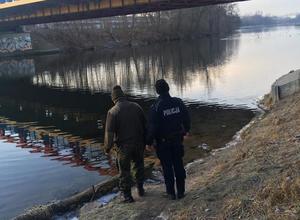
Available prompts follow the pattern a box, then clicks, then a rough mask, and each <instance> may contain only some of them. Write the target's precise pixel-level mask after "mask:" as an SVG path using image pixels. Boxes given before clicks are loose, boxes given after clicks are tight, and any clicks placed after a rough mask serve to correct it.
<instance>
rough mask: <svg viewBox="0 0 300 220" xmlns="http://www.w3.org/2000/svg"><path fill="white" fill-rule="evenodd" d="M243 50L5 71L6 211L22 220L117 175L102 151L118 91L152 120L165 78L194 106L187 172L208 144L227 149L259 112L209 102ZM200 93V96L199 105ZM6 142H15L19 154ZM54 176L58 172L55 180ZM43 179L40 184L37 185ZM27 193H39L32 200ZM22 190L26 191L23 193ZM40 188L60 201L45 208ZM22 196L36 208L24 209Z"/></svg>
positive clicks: (179, 48) (217, 43) (87, 57)
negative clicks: (26, 212)
mask: <svg viewBox="0 0 300 220" xmlns="http://www.w3.org/2000/svg"><path fill="white" fill-rule="evenodd" d="M238 46H239V40H238V39H232V40H227V41H226V40H218V39H204V40H203V41H194V42H185V43H178V42H176V43H175V42H174V43H167V44H162V45H155V46H151V47H144V48H139V49H134V50H126V49H122V50H118V51H114V52H105V53H104V52H97V53H86V54H77V55H76V54H75V55H72V56H64V55H51V56H43V57H37V58H28V59H25V60H10V61H9V60H2V61H0V66H1V70H2V71H0V116H1V117H2V118H0V122H2V123H1V124H0V128H1V129H0V139H2V140H0V152H4V153H3V158H5V159H3V158H2V161H1V160H0V173H1V175H0V189H5V190H0V197H1V198H6V199H5V201H4V200H3V201H0V211H3V213H5V214H6V216H12V214H11V213H14V214H16V213H20V212H21V211H22V210H23V209H24V208H26V207H30V206H32V205H33V204H36V203H38V202H39V203H46V202H49V201H50V200H53V199H59V198H62V197H66V196H69V195H71V194H72V193H74V191H75V190H76V191H77V190H80V189H82V188H86V187H88V186H90V185H91V184H94V183H95V182H96V181H100V180H99V179H101V181H102V180H103V177H104V176H106V175H114V174H115V172H116V171H115V169H113V167H114V161H113V159H110V158H107V157H105V156H104V155H103V153H102V152H101V149H100V145H101V143H102V142H103V135H104V134H103V133H104V131H103V127H104V126H103V125H104V124H105V118H106V113H107V111H108V109H109V108H110V107H111V106H112V102H111V98H110V93H109V92H110V90H111V88H112V86H114V85H115V84H120V85H121V86H123V88H124V89H125V91H126V93H127V94H129V99H130V100H134V101H136V102H137V103H139V104H140V105H141V106H142V107H143V108H144V110H145V111H146V112H147V111H148V109H149V106H150V105H151V104H152V103H153V101H154V98H155V94H154V90H153V84H154V82H155V81H156V80H157V79H158V78H162V77H164V78H166V79H167V80H168V81H169V82H170V86H171V92H172V94H173V95H177V96H180V97H182V98H184V100H185V102H186V103H187V105H188V109H189V111H190V113H191V118H192V133H193V135H194V137H195V138H194V139H192V140H190V142H189V143H187V144H186V146H187V149H186V155H185V162H190V161H192V160H194V159H197V158H199V157H201V156H203V151H202V150H201V149H200V148H199V145H201V144H202V143H205V144H207V145H209V146H210V147H212V148H218V147H223V146H224V145H225V144H226V143H227V142H228V141H230V140H231V138H232V137H233V135H234V134H235V133H236V132H237V131H238V130H240V129H241V128H242V127H243V126H244V125H245V124H247V123H248V122H249V121H250V120H251V118H252V117H253V112H252V111H251V110H249V108H242V109H240V107H238V106H232V105H230V104H232V103H228V104H229V105H221V104H220V103H219V104H214V103H218V101H216V100H214V99H211V98H209V99H207V100H206V101H207V102H200V101H199V100H201V98H202V97H203V93H205V94H210V93H212V92H213V91H214V90H215V89H216V87H217V85H218V82H219V81H221V80H222V77H223V73H222V72H221V71H220V67H221V66H223V65H226V64H227V63H228V62H229V61H230V60H231V58H232V57H234V56H235V55H236V54H235V53H236V51H237V50H238ZM194 91H196V93H197V94H196V95H195V96H189V94H190V93H189V92H194ZM215 137H218V138H217V139H216V138H215ZM1 141H4V142H11V143H12V145H13V146H14V148H12V146H11V145H10V146H7V145H3V144H2V143H3V142H1ZM23 149H24V151H26V152H29V153H30V156H31V157H29V158H28V157H24V155H22V156H21V157H20V156H19V153H22V154H25V153H26V152H24V151H21V150H23ZM10 153H12V155H11V154H10ZM0 157H1V154H0ZM37 157H38V158H37ZM41 157H42V158H41ZM16 158H17V159H16ZM40 159H43V161H41V160H40ZM49 161H50V162H53V164H52V163H51V165H50V164H49V163H48V162H49ZM28 163H29V164H28ZM33 164H34V165H33ZM57 164H59V165H65V166H63V167H57V166H58V165H57ZM7 166H9V167H10V169H7ZM49 166H50V167H52V166H54V167H55V169H53V170H55V174H54V173H53V171H52V170H50V169H49ZM20 167H21V168H20ZM35 167H39V169H38V170H35V169H34V168H35ZM68 168H70V169H72V170H69V169H68ZM81 169H84V171H91V172H84V173H83V172H82V170H81ZM24 170H29V171H28V172H29V174H27V173H26V175H25V174H24V173H25V172H24ZM66 170H67V171H66ZM19 171H20V172H21V171H22V173H18V172H19ZM45 173H50V174H51V175H45ZM95 173H97V177H95V176H93V174H95ZM99 174H100V175H99ZM37 176H38V177H39V181H35V182H32V178H36V177H37ZM65 176H69V178H70V179H72V180H73V181H75V182H76V183H74V185H73V186H72V190H71V189H69V188H70V187H69V186H66V185H65V182H64V181H63V179H64V178H65ZM83 176H84V177H83ZM2 177H3V179H4V181H1V178H2ZM18 178H21V179H22V181H18ZM98 178H99V179H98ZM40 179H41V181H40ZM45 182H46V183H47V184H44V183H45ZM12 184H15V185H16V186H17V187H15V188H14V189H12V190H10V188H9V187H7V186H9V185H12ZM22 185H24V187H25V186H26V187H28V188H29V189H28V190H25V191H24V190H22V187H20V186H22ZM79 186H80V187H79ZM16 188H17V189H20V190H18V192H17V193H15V191H16ZM37 188H42V189H41V190H43V192H51V193H50V194H45V193H44V194H43V196H40V197H39V199H37V198H35V194H36V192H37V191H36V190H37ZM52 192H55V193H53V194H52ZM13 193H15V195H11V194H13ZM7 194H9V195H10V196H7ZM20 194H22V198H28V200H27V201H26V202H24V201H20V202H15V201H18V200H19V195H20ZM1 202H2V203H1ZM13 204H17V205H18V207H17V208H14V205H13Z"/></svg>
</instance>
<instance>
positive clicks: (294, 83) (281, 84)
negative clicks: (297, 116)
mask: <svg viewBox="0 0 300 220" xmlns="http://www.w3.org/2000/svg"><path fill="white" fill-rule="evenodd" d="M298 91H300V70H296V71H291V72H289V73H288V74H286V75H284V76H282V77H280V78H279V79H278V80H276V81H275V83H274V84H273V85H272V92H271V93H272V97H273V100H274V101H275V102H276V101H279V100H281V99H283V98H285V97H287V96H290V95H292V94H294V93H296V92H298Z"/></svg>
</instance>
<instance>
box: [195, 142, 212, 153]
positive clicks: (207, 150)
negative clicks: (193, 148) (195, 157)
mask: <svg viewBox="0 0 300 220" xmlns="http://www.w3.org/2000/svg"><path fill="white" fill-rule="evenodd" d="M198 148H199V149H202V150H204V151H205V152H209V151H211V148H210V147H209V146H208V144H205V143H203V144H200V145H199V146H198Z"/></svg>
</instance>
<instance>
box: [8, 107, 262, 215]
mask: <svg viewBox="0 0 300 220" xmlns="http://www.w3.org/2000/svg"><path fill="white" fill-rule="evenodd" d="M262 114H263V113H260V114H258V115H255V116H254V118H253V119H252V120H251V121H250V122H249V123H248V124H246V125H245V126H243V127H242V129H240V130H239V131H237V132H236V134H235V135H234V136H233V137H232V140H231V141H229V142H228V143H226V144H225V147H221V148H216V149H209V151H208V152H206V154H205V155H204V156H203V157H201V158H199V159H196V160H194V161H192V162H188V163H187V164H186V165H185V168H186V170H187V172H189V171H188V170H189V167H192V166H194V165H196V164H199V163H200V164H201V163H202V162H203V161H204V160H205V159H207V158H209V157H211V156H214V155H215V153H216V152H220V151H224V150H227V149H230V148H232V147H234V146H236V145H237V144H238V143H239V141H241V135H242V134H243V133H244V132H245V131H246V130H247V129H249V127H251V126H252V125H253V124H255V123H256V122H257V120H258V118H259V117H260V116H261V115H262ZM157 162H159V161H158V159H157V158H156V157H155V158H154V159H153V158H152V159H151V157H145V168H146V170H147V171H146V177H148V178H149V179H150V180H151V177H152V174H153V173H152V171H158V172H159V167H158V166H157ZM154 184H155V185H156V183H154ZM150 185H151V184H150ZM117 186H118V176H114V177H112V178H110V179H108V180H106V181H104V182H101V183H99V184H97V185H95V186H92V187H89V188H87V189H86V190H84V191H82V192H79V193H77V194H75V195H72V196H70V197H67V198H65V199H63V200H59V201H57V202H55V203H48V204H46V205H40V206H34V207H32V208H29V209H28V210H26V211H25V212H24V213H23V214H21V215H19V216H16V217H15V218H13V219H14V220H32V219H36V220H38V219H52V218H53V217H54V216H61V215H62V214H66V213H69V212H72V211H75V210H79V209H80V208H82V207H84V205H85V204H88V203H90V202H92V201H94V199H97V198H100V197H101V196H105V195H107V194H111V193H114V192H115V188H116V187H117ZM87 198H91V199H87Z"/></svg>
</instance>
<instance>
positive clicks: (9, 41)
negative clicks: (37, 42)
mask: <svg viewBox="0 0 300 220" xmlns="http://www.w3.org/2000/svg"><path fill="white" fill-rule="evenodd" d="M31 49H32V44H31V37H30V34H29V33H20V34H9V35H5V36H0V53H13V52H17V51H25V50H31Z"/></svg>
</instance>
